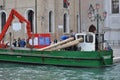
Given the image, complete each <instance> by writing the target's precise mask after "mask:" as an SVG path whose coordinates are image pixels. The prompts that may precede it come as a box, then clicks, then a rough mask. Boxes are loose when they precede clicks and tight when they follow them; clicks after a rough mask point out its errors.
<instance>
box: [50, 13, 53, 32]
mask: <svg viewBox="0 0 120 80" xmlns="http://www.w3.org/2000/svg"><path fill="white" fill-rule="evenodd" d="M49 32H53V12H52V11H50V12H49Z"/></svg>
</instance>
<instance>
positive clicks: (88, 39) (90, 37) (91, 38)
mask: <svg viewBox="0 0 120 80" xmlns="http://www.w3.org/2000/svg"><path fill="white" fill-rule="evenodd" d="M85 41H86V42H87V43H92V42H93V36H92V35H86V36H85Z"/></svg>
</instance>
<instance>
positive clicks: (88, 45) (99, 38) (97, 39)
mask: <svg viewBox="0 0 120 80" xmlns="http://www.w3.org/2000/svg"><path fill="white" fill-rule="evenodd" d="M80 37H82V38H83V41H82V42H80V43H79V44H78V45H77V48H78V50H80V51H97V50H102V49H103V48H104V45H103V44H104V35H103V34H99V35H98V34H94V33H92V32H83V33H77V34H76V35H75V39H78V38H80Z"/></svg>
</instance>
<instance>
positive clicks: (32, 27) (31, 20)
mask: <svg viewBox="0 0 120 80" xmlns="http://www.w3.org/2000/svg"><path fill="white" fill-rule="evenodd" d="M27 18H28V20H29V21H30V24H31V31H32V32H34V12H33V11H32V10H28V13H27Z"/></svg>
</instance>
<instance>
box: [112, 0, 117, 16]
mask: <svg viewBox="0 0 120 80" xmlns="http://www.w3.org/2000/svg"><path fill="white" fill-rule="evenodd" d="M112 13H113V14H116V13H119V0H112Z"/></svg>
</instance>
